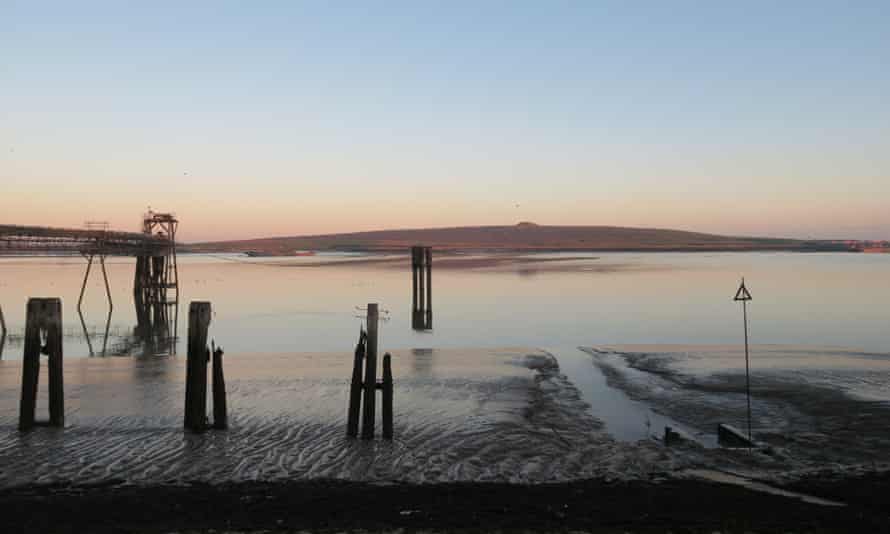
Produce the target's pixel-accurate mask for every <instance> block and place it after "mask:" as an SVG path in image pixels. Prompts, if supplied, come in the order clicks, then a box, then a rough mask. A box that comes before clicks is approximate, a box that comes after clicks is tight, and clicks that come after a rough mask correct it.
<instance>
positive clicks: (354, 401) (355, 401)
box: [346, 330, 366, 438]
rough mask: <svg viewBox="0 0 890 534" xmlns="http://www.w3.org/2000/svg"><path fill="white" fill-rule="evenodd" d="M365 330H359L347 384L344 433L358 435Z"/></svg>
mask: <svg viewBox="0 0 890 534" xmlns="http://www.w3.org/2000/svg"><path fill="white" fill-rule="evenodd" d="M365 341H366V335H365V331H364V330H361V331H360V332H359V336H358V343H357V344H356V345H355V359H354V360H353V362H352V382H351V383H350V385H349V408H348V409H349V412H348V414H347V419H346V435H347V436H348V437H350V438H354V437H357V436H358V419H359V411H360V410H361V404H362V366H363V365H364V362H365Z"/></svg>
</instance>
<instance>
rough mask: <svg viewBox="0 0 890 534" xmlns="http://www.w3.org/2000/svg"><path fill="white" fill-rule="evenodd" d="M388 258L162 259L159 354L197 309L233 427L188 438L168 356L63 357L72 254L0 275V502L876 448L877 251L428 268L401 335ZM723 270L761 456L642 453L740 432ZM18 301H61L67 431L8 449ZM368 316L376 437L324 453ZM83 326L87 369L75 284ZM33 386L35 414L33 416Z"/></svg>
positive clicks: (564, 471)
mask: <svg viewBox="0 0 890 534" xmlns="http://www.w3.org/2000/svg"><path fill="white" fill-rule="evenodd" d="M369 260H370V261H369ZM406 260H407V259H406V258H386V257H384V258H380V257H375V258H370V259H369V258H367V257H362V256H317V257H311V258H291V259H274V258H266V259H247V258H244V257H238V256H186V257H183V258H182V259H181V262H180V273H181V285H182V304H181V308H180V314H179V315H180V316H179V334H180V336H181V338H182V339H180V341H179V343H178V348H179V350H180V351H183V350H184V347H185V341H184V338H185V335H186V332H185V329H186V318H187V317H186V315H187V309H188V302H189V301H190V300H209V301H211V302H212V305H213V309H214V317H213V322H212V324H211V336H212V337H213V338H214V339H215V340H216V341H217V342H218V343H220V344H222V346H223V347H224V348H225V349H226V353H227V356H226V359H227V363H226V378H227V387H228V400H229V410H230V423H231V428H230V430H229V431H227V432H224V433H208V434H205V435H200V436H196V435H191V434H188V433H183V432H182V426H181V424H182V423H181V422H182V400H183V394H184V393H183V383H184V364H185V361H184V360H185V358H181V357H162V356H152V357H135V358H130V357H117V358H115V357H106V358H102V357H96V358H84V356H88V355H89V354H90V345H89V344H87V343H86V339H85V337H84V333H83V329H82V327H81V324H80V320H79V317H78V314H77V295H78V292H79V290H80V283H81V280H82V277H83V272H84V268H85V263H84V262H83V261H82V260H79V259H75V258H66V259H56V258H30V259H11V258H5V259H0V305H2V309H3V312H4V315H5V318H6V322H7V326H8V328H9V336H8V338H7V341H6V344H5V349H4V355H3V360H2V361H0V486H2V485H4V484H6V485H18V484H29V483H34V482H54V481H75V482H103V481H114V480H124V481H128V482H132V483H165V482H182V481H188V480H203V481H208V482H215V481H232V480H256V479H264V480H271V479H278V478H287V479H290V478H293V477H306V478H312V477H335V478H348V479H361V480H410V481H415V482H427V481H444V480H501V481H521V482H541V481H553V480H565V479H570V478H576V477H607V478H621V477H646V476H649V475H650V474H651V473H659V472H664V471H673V470H677V469H683V468H686V467H689V466H701V465H705V466H708V465H714V466H716V467H720V468H725V467H727V466H728V467H732V468H739V467H740V466H742V467H744V468H745V469H751V470H754V469H756V470H764V471H780V472H781V471H783V470H788V469H798V468H799V469H808V468H810V467H812V466H814V465H817V466H821V465H822V463H823V462H824V456H825V455H824V454H823V451H825V450H826V447H829V446H830V445H833V446H835V449H834V450H835V452H834V453H832V454H834V456H833V457H832V458H834V460H837V463H838V465H843V464H844V463H845V462H846V463H850V462H854V463H855V462H863V461H867V462H871V461H873V459H875V458H884V457H886V454H887V451H888V450H890V440H887V439H885V437H884V434H885V432H884V430H883V429H885V428H886V426H887V424H886V423H887V421H890V404H887V400H888V394H887V393H886V392H887V391H888V384H890V353H888V348H887V347H888V346H890V344H888V339H887V338H888V334H887V332H888V328H887V323H888V316H890V306H888V303H890V284H888V283H887V278H888V273H890V270H888V267H890V265H888V264H890V255H884V256H879V255H861V254H860V255H856V254H822V255H819V254H807V255H805V254H601V255H586V256H585V255H540V256H523V257H505V256H476V257H467V258H457V259H456V258H453V257H451V258H446V257H438V258H434V270H433V289H434V291H433V302H434V306H433V308H434V324H435V330H433V331H432V332H426V333H418V332H414V331H412V330H411V328H410V305H411V293H410V291H411V278H410V266H409V264H408V262H407V261H406ZM555 260H558V261H555ZM331 262H335V263H334V264H331ZM108 269H109V275H110V283H111V288H112V292H113V294H112V298H113V301H114V312H113V314H112V317H111V321H110V330H109V339H108V342H107V350H106V353H107V354H108V355H109V356H110V355H122V356H126V355H135V356H139V355H141V354H142V353H143V352H144V347H143V345H141V344H140V343H139V341H138V340H137V339H134V337H133V336H132V332H133V327H134V326H135V322H136V319H135V312H134V309H133V303H132V279H133V270H134V266H133V262H132V261H130V260H127V259H115V260H113V261H110V262H109V265H108ZM741 275H744V276H745V277H746V279H747V282H748V287H749V288H750V290H751V292H752V293H753V295H754V301H753V302H752V303H751V305H750V308H749V312H750V313H749V318H750V324H751V337H752V340H753V341H754V342H755V343H756V344H757V345H756V346H755V352H754V354H753V355H752V363H753V374H752V377H753V380H754V383H755V385H756V389H755V398H754V402H753V407H752V411H753V418H754V422H753V424H754V429H755V432H756V433H757V434H758V435H759V436H761V437H766V438H767V439H770V440H771V443H773V444H776V445H777V446H778V447H780V450H781V451H782V452H781V454H779V455H777V456H776V457H775V458H773V457H771V456H763V457H762V458H761V457H759V456H758V457H756V458H755V457H752V456H750V455H748V454H742V455H735V456H734V455H733V454H732V453H726V452H722V453H721V454H718V455H712V454H709V453H708V452H707V451H706V450H705V449H700V450H688V449H687V450H684V451H675V450H674V449H664V448H661V447H659V446H658V445H656V444H655V443H654V442H652V441H650V440H646V438H647V437H649V436H651V435H653V434H655V435H660V434H661V433H662V432H663V427H664V426H673V427H675V428H681V429H683V430H686V431H687V432H688V433H690V434H694V435H695V436H696V437H697V439H698V440H699V441H700V442H703V443H706V444H707V443H709V442H710V441H713V439H712V438H713V435H712V434H713V432H714V430H713V429H714V428H715V427H716V423H717V422H727V421H728V422H730V423H733V424H737V425H740V424H742V422H743V421H744V414H745V398H744V396H743V395H742V394H741V393H740V392H741V391H743V390H742V389H740V386H739V384H740V382H739V376H742V377H743V376H744V375H743V374H741V375H740V373H743V370H742V369H743V367H740V366H742V365H743V361H744V358H743V357H742V355H741V352H740V351H741V348H740V342H741V338H742V331H741V311H740V310H739V307H738V304H737V303H734V302H732V296H733V295H734V293H735V289H736V287H737V284H738V280H739V277H740V276H741ZM30 296H59V297H61V298H62V299H63V305H64V324H65V330H66V334H67V335H66V338H65V357H66V359H68V358H71V359H70V360H68V363H66V364H65V371H64V372H65V396H66V427H65V430H64V431H55V430H52V429H39V430H37V431H35V432H33V433H26V434H23V433H19V432H17V431H16V423H17V418H18V397H19V392H20V387H21V386H20V383H21V382H20V381H21V376H22V374H21V365H20V362H19V361H16V360H20V359H21V353H22V344H21V334H22V331H23V327H24V324H23V323H24V310H25V303H26V301H27V298H28V297H30ZM375 301H376V302H378V303H380V305H381V308H382V309H385V310H389V313H388V314H386V315H387V317H388V320H387V321H385V322H383V323H382V324H381V341H380V344H381V349H382V350H387V351H393V371H394V374H395V376H396V387H395V399H396V410H395V412H396V416H395V430H396V440H395V441H394V442H392V443H386V442H379V441H375V442H361V441H352V440H346V439H345V438H344V435H343V433H344V425H345V415H346V414H345V407H346V397H347V392H348V380H349V376H350V365H351V361H352V358H351V351H352V349H353V347H354V343H355V341H356V335H357V333H358V329H359V326H360V324H361V318H359V317H357V316H360V315H362V312H361V311H360V310H357V309H356V308H357V307H359V308H360V307H361V306H363V305H364V304H365V303H367V302H375ZM84 311H85V317H84V319H85V323H86V326H87V331H88V332H89V333H90V338H91V345H92V348H93V351H94V352H98V353H101V348H102V346H103V344H104V339H103V338H104V331H105V324H106V318H107V304H106V301H105V292H104V284H103V282H102V279H101V276H100V275H99V274H98V273H96V272H94V273H93V278H92V279H91V280H90V282H89V284H88V287H87V295H86V299H85V302H84ZM767 344H776V346H773V347H768V346H767ZM580 346H583V347H596V348H594V349H587V352H582V351H580V350H578V347H580ZM816 346H843V347H850V348H848V349H823V348H816ZM504 347H508V348H504ZM509 347H515V348H509ZM551 355H552V356H551ZM547 362H552V365H551V364H549V363H547ZM542 363H544V364H546V365H544V366H543V367H542ZM557 364H558V366H557ZM650 370H655V371H657V372H654V373H652V372H649V371H650ZM42 372H43V374H44V376H43V377H42V378H41V382H40V383H41V386H40V388H41V389H40V394H39V396H38V417H45V414H46V391H45V390H46V383H47V381H46V376H45V367H44V370H43V371H42ZM703 385H704V386H706V387H705V389H702V386H703ZM874 401H877V402H878V403H879V404H874ZM863 403H866V404H863ZM812 408H815V411H813V410H812ZM811 412H812V413H811ZM849 414H856V417H855V418H851V417H849ZM789 435H794V436H806V439H805V440H803V441H800V440H797V441H788V440H787V439H786V436H789ZM843 436H847V437H846V438H843ZM863 436H865V437H866V438H867V439H865V440H863V439H862V438H863ZM843 439H846V441H843ZM638 440H642V441H638ZM862 443H869V444H870V445H869V446H868V447H864V446H863V445H862ZM755 460H756V461H755ZM834 460H833V461H834ZM752 462H753V463H752Z"/></svg>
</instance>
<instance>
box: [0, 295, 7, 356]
mask: <svg viewBox="0 0 890 534" xmlns="http://www.w3.org/2000/svg"><path fill="white" fill-rule="evenodd" d="M4 345H6V319H4V318H3V306H0V359H2V358H3V346H4Z"/></svg>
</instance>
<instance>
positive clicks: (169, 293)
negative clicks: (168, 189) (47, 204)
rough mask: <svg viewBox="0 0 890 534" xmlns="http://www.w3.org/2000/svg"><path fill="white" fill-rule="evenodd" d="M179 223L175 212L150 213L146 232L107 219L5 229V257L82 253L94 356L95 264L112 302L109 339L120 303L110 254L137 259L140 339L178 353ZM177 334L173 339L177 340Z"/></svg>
mask: <svg viewBox="0 0 890 534" xmlns="http://www.w3.org/2000/svg"><path fill="white" fill-rule="evenodd" d="M178 226H179V221H178V219H177V218H176V215H175V214H173V213H157V212H154V211H151V210H149V211H148V212H147V213H145V214H144V215H143V217H142V232H118V231H113V230H110V229H109V224H108V223H107V222H105V221H87V222H86V223H84V228H83V229H71V228H51V227H44V226H20V225H0V255H76V254H79V255H82V256H83V257H84V258H85V259H86V260H87V267H86V272H85V273H84V278H83V284H82V285H81V289H80V296H79V298H78V301H77V311H78V313H79V314H80V320H81V326H82V327H83V331H84V335H85V336H86V339H87V343H88V346H89V349H90V354H91V355H92V354H94V352H93V347H92V343H91V341H90V336H89V334H88V333H87V327H86V321H85V320H84V318H83V312H82V309H81V307H82V304H83V297H84V293H85V292H86V286H87V282H88V280H89V276H90V271H91V269H92V266H93V263H94V260H96V259H98V263H99V266H100V267H101V270H102V278H103V281H104V283H105V296H106V298H107V300H108V318H107V320H106V336H105V340H104V342H103V347H102V354H105V350H106V346H107V341H108V335H107V331H108V327H109V325H110V323H111V314H112V311H113V310H114V302H113V301H112V298H111V287H110V285H109V282H108V273H107V271H106V269H105V258H107V257H108V256H132V257H135V258H136V274H135V277H134V286H133V296H134V303H135V306H136V317H137V326H136V329H135V332H134V333H135V334H136V337H138V338H141V339H143V340H144V341H145V342H146V343H147V344H148V345H150V346H152V347H161V348H164V347H166V349H167V350H164V352H168V351H169V352H172V351H173V350H174V348H175V343H176V321H177V319H178V315H179V308H178V304H179V272H178V268H177V264H176V231H177V229H178ZM171 333H172V336H171Z"/></svg>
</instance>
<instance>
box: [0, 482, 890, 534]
mask: <svg viewBox="0 0 890 534" xmlns="http://www.w3.org/2000/svg"><path fill="white" fill-rule="evenodd" d="M803 486H806V488H804V487H801V484H798V485H797V486H796V489H798V490H802V489H810V493H812V494H818V495H823V496H826V497H831V498H835V499H841V500H844V501H845V502H847V503H848V506H846V507H841V508H838V507H826V506H819V505H812V504H806V503H804V502H802V501H799V500H796V499H789V498H785V497H779V496H773V495H766V494H761V493H755V492H752V491H749V490H746V489H742V488H738V487H733V486H725V485H719V484H713V483H707V482H698V481H689V480H669V481H664V482H661V483H657V484H653V483H642V482H633V483H627V482H604V481H581V482H573V483H563V484H544V485H512V484H470V483H460V484H438V485H421V486H416V485H386V486H380V485H370V484H364V483H352V482H334V481H312V482H293V483H284V484H266V483H242V484H233V485H221V486H207V485H194V486H187V487H147V488H138V487H122V486H103V487H91V488H83V487H81V488H70V487H67V488H66V487H61V486H54V487H31V488H20V489H16V490H8V491H4V492H2V493H0V532H4V533H13V532H149V531H152V532H154V531H210V530H217V531H219V530H223V531H257V530H273V531H290V530H302V529H311V530H316V531H318V530H321V531H340V530H352V529H366V530H372V531H374V530H392V529H406V530H409V531H411V530H420V529H423V530H437V531H443V530H463V531H491V530H538V531H550V530H581V531H593V532H628V531H629V532H661V531H666V530H672V531H674V532H713V531H721V532H745V531H748V532H751V531H754V532H856V531H858V532H885V531H888V530H890V511H888V510H890V508H888V507H887V504H888V501H890V497H888V493H887V491H886V490H887V489H888V488H890V477H887V476H886V475H882V476H879V477H876V476H872V477H870V478H862V479H856V480H845V481H842V482H837V483H830V482H827V481H813V483H812V484H810V483H803ZM845 495H848V496H850V497H853V499H843V497H844V496H845Z"/></svg>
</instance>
